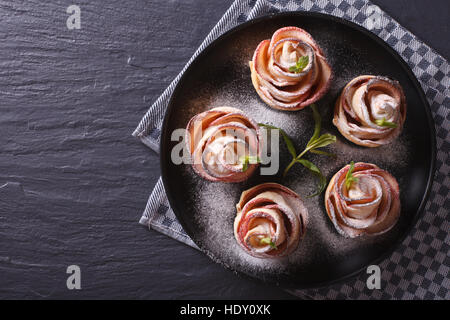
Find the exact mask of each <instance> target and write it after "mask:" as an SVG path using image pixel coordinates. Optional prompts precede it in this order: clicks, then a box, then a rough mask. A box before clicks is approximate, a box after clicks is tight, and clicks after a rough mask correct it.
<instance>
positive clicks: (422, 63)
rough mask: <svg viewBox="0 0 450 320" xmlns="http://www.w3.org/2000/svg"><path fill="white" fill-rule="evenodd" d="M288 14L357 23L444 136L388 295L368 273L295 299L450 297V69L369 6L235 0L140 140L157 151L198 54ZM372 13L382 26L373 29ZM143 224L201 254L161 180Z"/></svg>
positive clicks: (385, 268) (389, 265)
mask: <svg viewBox="0 0 450 320" xmlns="http://www.w3.org/2000/svg"><path fill="white" fill-rule="evenodd" d="M281 11H314V12H322V13H327V14H331V15H334V16H338V17H342V18H344V19H347V20H350V21H353V22H355V23H357V24H359V25H361V26H364V27H365V28H367V29H369V30H371V31H372V32H373V33H375V34H376V35H378V36H379V37H380V38H382V39H384V40H385V41H386V42H387V43H388V44H389V45H390V46H391V47H392V48H394V49H395V50H396V51H397V52H398V53H399V54H400V55H401V56H402V57H403V59H404V60H405V61H406V62H407V63H408V64H409V66H410V67H411V69H412V71H413V72H414V74H415V75H416V77H417V79H419V82H420V84H421V85H422V88H423V90H424V92H425V94H426V97H427V99H428V102H429V104H430V106H431V112H432V114H433V117H434V121H435V125H436V135H437V137H436V138H437V160H436V174H435V178H434V183H433V187H432V190H431V193H430V196H429V200H428V202H427V204H426V206H425V213H424V215H423V216H422V218H421V219H419V221H418V222H417V224H416V226H415V227H414V229H413V230H412V232H411V233H410V235H409V236H407V238H406V239H405V240H404V241H403V243H402V244H401V245H400V246H399V247H398V248H397V250H396V251H395V252H394V253H393V254H392V255H391V256H390V257H389V258H388V259H386V260H384V261H383V262H382V263H381V264H380V268H381V270H382V276H381V278H382V279H381V285H382V289H381V290H369V289H367V287H366V275H361V276H360V277H359V278H353V279H351V280H349V281H348V282H346V283H338V284H334V285H331V286H329V287H326V288H320V289H307V290H296V291H291V293H293V294H295V295H297V296H299V297H303V298H310V299H445V300H449V299H450V278H449V268H450V267H449V266H450V257H449V247H450V237H449V230H450V221H449V211H450V210H449V209H450V198H449V197H448V194H449V189H450V176H449V166H450V163H449V160H448V155H449V153H450V135H449V130H450V121H449V119H450V114H449V109H450V95H449V86H450V66H449V63H448V61H447V60H446V59H444V58H443V57H442V56H440V55H439V54H438V53H436V52H435V51H434V50H433V49H431V48H430V47H428V46H427V45H426V44H424V43H423V42H421V41H420V40H419V39H418V38H417V37H416V36H414V35H413V34H412V33H411V32H409V31H408V30H406V29H405V28H403V27H402V26H401V25H399V24H398V23H397V22H396V21H395V20H394V19H392V18H391V17H390V16H389V15H387V14H386V13H385V12H383V11H382V10H381V9H380V8H379V7H377V6H375V5H373V4H372V3H371V2H370V1H367V0H330V1H326V0H315V1H312V0H236V1H235V2H234V3H233V4H232V5H231V7H230V8H229V9H228V11H227V12H226V13H225V14H224V16H223V17H222V18H221V19H220V21H219V22H218V23H217V24H216V26H215V27H214V28H213V29H212V30H211V32H210V33H209V34H208V36H207V37H206V39H205V40H204V41H203V43H202V44H201V45H200V47H199V48H198V49H197V51H196V52H195V53H194V55H193V56H192V57H191V59H190V60H189V61H188V63H187V64H186V66H185V67H184V68H183V70H182V71H181V72H180V74H179V75H178V76H177V77H176V78H175V80H173V82H172V83H171V84H170V85H169V87H168V88H167V89H166V90H165V91H164V93H163V94H162V95H161V96H160V97H159V98H158V100H156V102H155V103H154V104H153V105H152V106H151V107H150V109H149V110H148V112H147V113H146V114H145V116H144V118H143V119H142V120H141V122H140V123H139V126H138V127H137V128H136V130H135V131H134V133H133V135H134V136H135V137H138V138H139V139H141V140H142V142H143V143H144V144H146V145H147V146H149V147H150V148H151V149H153V150H154V151H155V152H159V141H160V134H161V126H162V121H163V117H164V113H165V110H166V107H167V104H168V102H169V98H170V96H171V94H172V92H173V90H174V88H175V86H176V85H177V83H178V81H179V79H180V77H181V75H182V74H183V73H184V71H185V70H186V68H187V67H188V66H189V64H190V63H191V62H192V61H193V60H194V59H195V57H197V55H198V54H199V53H200V52H201V51H202V50H203V49H204V48H205V47H207V46H208V45H209V44H210V43H211V42H212V41H213V40H214V39H216V38H217V37H218V36H220V35H221V34H222V33H224V32H226V31H228V30H229V29H231V28H233V27H235V26H236V25H238V24H240V23H242V22H245V21H247V20H250V19H253V18H256V17H258V16H261V15H265V14H268V13H275V12H281ZM373 14H377V15H378V16H377V17H378V20H377V23H375V24H374V20H373ZM140 223H141V224H144V225H147V226H149V227H150V228H152V229H154V230H157V231H159V232H162V233H164V234H166V235H168V236H170V237H172V238H174V239H176V240H179V241H181V242H184V243H186V244H188V245H190V246H193V247H195V248H197V247H196V245H195V244H194V243H193V241H192V240H191V239H190V238H189V236H188V235H187V234H186V233H185V231H184V230H183V228H182V227H181V225H180V224H179V222H178V221H177V219H176V217H175V214H174V213H173V211H172V210H171V208H170V206H169V203H168V200H167V197H166V194H165V191H164V187H163V184H162V181H161V178H160V179H159V180H158V182H157V184H156V186H155V188H154V189H153V192H152V193H151V195H150V198H149V200H148V203H147V206H146V208H145V211H144V213H143V215H142V218H141V220H140Z"/></svg>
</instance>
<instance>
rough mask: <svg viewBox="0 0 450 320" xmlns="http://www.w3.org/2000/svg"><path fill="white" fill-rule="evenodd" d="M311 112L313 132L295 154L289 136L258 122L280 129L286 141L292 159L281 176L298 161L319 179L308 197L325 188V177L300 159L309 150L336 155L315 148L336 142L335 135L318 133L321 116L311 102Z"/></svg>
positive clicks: (312, 165) (309, 163)
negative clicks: (302, 147) (315, 189)
mask: <svg viewBox="0 0 450 320" xmlns="http://www.w3.org/2000/svg"><path fill="white" fill-rule="evenodd" d="M310 107H311V109H312V112H313V118H314V133H313V135H312V137H311V139H309V141H308V144H307V145H306V148H305V149H304V150H303V151H302V152H301V153H300V154H298V155H297V152H296V151H295V147H294V144H293V142H292V141H291V139H290V138H289V136H288V135H287V134H286V132H284V130H282V129H280V128H277V127H274V126H272V125H266V124H264V123H259V125H260V126H262V127H265V128H270V129H277V130H279V131H280V133H281V135H282V136H283V140H284V141H285V143H286V146H287V148H288V150H289V153H290V154H291V155H292V161H291V162H290V163H289V164H288V166H287V167H286V169H285V170H284V172H283V177H285V176H286V175H287V173H288V172H289V170H290V169H291V168H292V166H294V165H295V164H296V163H300V164H301V165H303V166H304V167H305V168H307V169H308V170H309V171H310V172H311V173H312V174H314V175H315V176H317V177H318V179H319V185H318V191H317V192H316V193H314V194H312V195H310V196H309V197H314V196H317V195H319V194H321V193H322V191H323V190H325V187H326V178H325V177H324V176H323V174H322V172H321V171H320V169H319V168H318V167H317V166H316V165H315V164H314V163H312V162H311V161H308V160H306V159H302V157H303V156H304V155H305V154H306V153H307V152H308V151H309V152H312V153H315V154H320V155H325V156H331V157H336V155H334V154H332V153H329V152H326V151H323V150H317V149H319V148H323V147H326V146H328V145H330V144H332V143H334V142H336V136H334V135H332V134H329V133H325V134H322V135H321V134H320V131H321V129H322V118H321V116H320V113H319V111H318V110H317V107H316V106H315V105H314V104H312V105H311V106H310Z"/></svg>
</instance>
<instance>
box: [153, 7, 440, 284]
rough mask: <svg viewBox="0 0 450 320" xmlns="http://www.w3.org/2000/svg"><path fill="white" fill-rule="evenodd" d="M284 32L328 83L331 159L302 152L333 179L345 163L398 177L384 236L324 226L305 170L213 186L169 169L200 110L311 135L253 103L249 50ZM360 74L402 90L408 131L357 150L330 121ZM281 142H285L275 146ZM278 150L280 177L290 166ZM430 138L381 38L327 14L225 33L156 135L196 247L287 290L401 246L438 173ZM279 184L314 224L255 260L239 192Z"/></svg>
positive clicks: (423, 113)
mask: <svg viewBox="0 0 450 320" xmlns="http://www.w3.org/2000/svg"><path fill="white" fill-rule="evenodd" d="M285 26H298V27H300V28H303V29H305V30H306V31H308V32H309V33H310V34H311V35H312V36H313V38H314V39H315V40H316V42H317V43H318V44H319V45H320V46H321V48H322V49H323V50H324V52H325V55H326V57H327V58H328V61H329V62H330V64H331V66H332V68H333V71H334V79H333V83H332V86H331V89H330V90H329V92H328V93H327V94H326V95H325V97H323V98H322V99H321V100H320V101H319V102H318V103H317V105H318V108H319V109H320V112H321V114H322V126H323V129H322V132H329V133H332V134H335V135H336V136H337V138H338V142H337V143H335V144H333V145H332V146H330V147H329V148H328V150H329V151H332V152H334V153H336V154H337V159H335V160H334V159H329V158H326V157H324V156H320V155H308V156H307V159H309V160H311V161H313V162H314V163H316V164H317V165H318V166H319V167H320V168H321V169H322V172H323V173H324V174H326V176H327V178H328V179H330V178H331V177H332V176H333V175H334V173H336V172H337V171H338V170H339V169H340V168H341V167H343V166H344V165H345V164H347V163H349V162H350V161H352V160H353V161H355V162H356V161H365V162H371V163H374V164H376V165H378V166H379V167H381V168H383V169H385V170H387V171H389V172H391V173H392V174H393V175H394V176H395V177H396V178H397V180H398V182H399V185H400V192H401V205H402V212H401V218H400V219H399V221H398V223H397V224H396V226H395V227H394V228H393V229H392V230H390V231H389V232H387V233H385V234H384V235H381V236H376V237H367V238H366V237H362V238H358V239H346V238H344V237H342V236H340V235H338V234H337V232H336V231H335V230H334V228H333V226H332V224H331V222H330V221H329V220H328V218H327V215H326V212H325V208H324V203H323V201H324V196H323V194H322V195H320V196H318V197H314V198H307V197H306V196H307V195H309V194H311V193H312V192H314V189H315V188H316V185H317V181H315V178H314V177H312V175H311V174H309V173H308V172H307V171H306V170H305V169H304V168H302V167H301V166H296V167H294V168H293V169H292V170H291V171H290V174H289V176H288V177H287V178H285V179H282V178H281V175H280V173H279V174H277V175H274V176H262V175H259V174H255V175H254V176H253V177H252V178H251V179H249V180H248V181H246V182H244V183H238V184H227V183H212V182H208V181H205V180H202V179H201V178H200V177H198V176H197V175H195V173H194V172H193V170H192V168H191V166H190V165H188V164H181V165H175V164H174V163H173V162H172V161H171V152H172V149H173V147H174V146H175V145H177V144H178V143H179V142H178V141H171V136H172V133H173V132H174V130H175V129H179V128H185V127H186V124H187V122H188V121H189V119H190V118H191V117H192V116H194V115H195V114H197V113H200V112H202V111H204V110H208V109H211V108H213V107H217V106H224V105H227V106H231V107H236V108H240V109H242V110H243V111H244V112H245V113H247V114H248V115H249V116H250V117H252V118H253V119H255V120H256V121H257V122H265V123H271V124H273V125H275V126H277V127H281V128H283V129H285V131H286V132H287V133H288V134H289V135H290V136H291V137H292V139H293V141H294V143H295V146H296V148H297V150H302V149H303V148H304V146H305V145H306V143H307V141H308V140H309V138H310V137H311V135H312V132H313V126H314V125H313V120H312V114H311V110H309V108H306V109H304V110H301V111H297V112H283V111H277V110H274V109H272V108H270V107H268V106H267V105H265V104H264V102H262V101H261V99H259V97H258V95H257V94H256V92H255V90H254V88H253V86H252V84H251V80H250V70H249V67H248V61H249V60H251V58H252V55H253V52H254V49H255V48H256V46H257V45H258V43H259V42H260V41H262V40H264V39H270V37H271V35H272V34H273V32H274V31H275V30H277V29H279V28H281V27H285ZM362 74H374V75H383V76H388V77H390V78H393V79H396V80H398V81H399V82H400V84H401V85H402V86H403V89H404V91H405V94H406V97H407V104H408V111H407V118H406V123H405V127H404V130H403V132H402V134H401V135H400V137H399V138H398V139H396V140H395V142H393V143H391V144H390V145H387V146H383V147H379V148H363V147H358V146H356V145H354V144H352V143H351V142H349V141H347V140H346V139H345V138H344V137H343V136H342V135H340V133H339V132H338V131H337V130H336V128H335V127H334V126H333V125H332V124H331V118H332V113H333V107H334V102H335V101H336V98H337V97H338V95H339V93H340V91H341V90H342V88H343V87H344V85H345V84H346V83H347V82H348V81H350V80H351V79H352V78H354V77H356V76H358V75H362ZM281 144H283V143H281ZM290 157H291V156H290V155H289V153H288V151H287V150H286V149H285V147H284V146H282V148H281V150H280V170H279V171H280V172H281V171H282V169H283V168H284V167H285V166H286V164H287V163H288V161H289V160H290ZM434 160H435V133H434V124H433V120H432V117H431V114H430V111H429V106H428V104H427V101H426V99H425V96H424V93H423V91H422V89H421V88H420V85H419V83H418V81H417V79H416V78H415V77H414V75H413V73H412V72H411V70H410V69H409V67H408V66H407V64H406V63H405V62H404V61H403V60H402V59H401V58H400V57H399V55H398V54H397V53H396V52H395V51H394V50H393V49H392V48H390V47H389V45H387V44H386V43H385V42H383V41H382V40H381V39H380V38H378V37H377V36H375V35H374V34H372V33H371V32H369V31H367V30H365V29H363V28H362V27H360V26H358V25H356V24H353V23H351V22H348V21H346V20H343V19H339V18H336V17H333V16H329V15H324V14H318V13H307V12H295V13H283V14H275V15H270V16H265V17H262V18H258V19H256V20H252V21H249V22H247V23H244V24H242V25H240V26H238V27H236V28H234V29H233V30H231V31H229V32H227V33H225V34H224V35H222V36H221V37H220V38H218V39H217V40H215V41H214V42H213V43H212V44H211V45H210V46H209V47H208V48H206V49H205V50H204V51H203V52H202V53H201V54H200V55H199V56H198V57H197V58H196V59H195V60H194V62H193V63H192V64H191V65H190V66H189V68H188V69H187V70H186V72H185V73H184V75H183V76H182V78H181V79H180V81H179V83H178V85H177V87H176V89H175V91H174V93H173V95H172V98H171V100H170V103H169V106H168V108H167V111H166V115H165V119H164V123H163V128H162V137H161V171H162V179H163V182H164V187H165V190H166V192H167V195H168V198H169V202H170V205H171V207H172V209H173V211H174V212H175V214H176V216H177V218H178V220H179V221H180V222H181V224H182V226H183V228H184V229H185V230H186V232H187V233H188V235H189V236H190V237H191V238H192V239H193V240H194V242H195V243H196V244H197V245H198V246H199V247H200V248H201V249H202V250H203V251H204V252H205V253H207V254H208V255H209V256H210V257H211V258H212V259H213V260H214V261H216V262H219V263H221V264H223V265H224V266H225V267H227V268H229V269H231V270H233V271H237V272H239V273H240V274H246V275H249V276H251V277H254V278H258V279H261V280H264V281H267V282H271V283H276V284H280V285H281V286H283V287H290V288H292V287H295V288H306V287H317V286H323V285H327V284H330V283H333V282H335V281H338V280H342V279H346V278H348V277H350V276H353V275H356V274H357V273H359V272H361V271H363V270H365V268H366V267H367V266H368V265H370V264H376V263H379V262H380V261H381V259H382V258H384V257H386V256H387V255H388V254H389V253H391V252H392V250H393V249H394V248H395V247H396V246H397V245H398V244H399V242H400V241H401V240H402V239H403V238H404V237H405V236H406V235H407V234H408V232H409V231H410V230H411V229H412V227H413V226H414V223H415V221H416V220H417V218H418V217H419V215H420V213H421V211H422V210H423V208H424V205H425V202H426V198H427V195H428V192H429V191H430V188H431V184H432V178H433V176H434ZM266 181H276V182H279V183H282V184H283V185H286V186H287V187H290V188H291V189H293V190H294V191H296V192H297V193H298V194H300V195H301V196H302V197H303V199H304V202H305V205H306V207H307V208H308V211H309V214H310V223H309V225H308V228H307V233H306V236H305V238H304V239H303V240H302V241H301V242H300V244H299V247H298V249H297V250H296V251H295V252H294V253H293V254H292V255H291V256H289V257H288V258H283V259H275V260H274V259H269V260H267V259H266V260H263V259H257V258H253V257H250V256H249V255H248V254H246V253H245V252H244V251H243V250H242V249H241V248H240V247H239V246H238V245H237V243H236V241H235V239H234V235H233V220H234V217H235V214H236V211H235V210H236V209H235V204H236V203H237V201H238V199H239V196H240V194H241V192H242V191H244V190H246V189H248V188H250V187H252V186H254V185H256V184H259V183H262V182H266Z"/></svg>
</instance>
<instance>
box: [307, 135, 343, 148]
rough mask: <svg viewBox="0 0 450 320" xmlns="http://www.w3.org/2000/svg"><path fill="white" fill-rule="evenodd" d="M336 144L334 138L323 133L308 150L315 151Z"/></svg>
mask: <svg viewBox="0 0 450 320" xmlns="http://www.w3.org/2000/svg"><path fill="white" fill-rule="evenodd" d="M335 142H336V136H335V135H332V134H329V133H325V134H323V135H321V136H320V137H319V138H317V139H316V140H315V141H313V142H312V143H311V144H310V145H309V148H310V149H317V148H322V147H326V146H328V145H329V144H332V143H335Z"/></svg>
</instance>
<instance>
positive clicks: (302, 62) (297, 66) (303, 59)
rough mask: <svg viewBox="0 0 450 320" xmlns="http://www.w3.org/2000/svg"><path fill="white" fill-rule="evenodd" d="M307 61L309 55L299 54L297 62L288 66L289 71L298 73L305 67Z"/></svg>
mask: <svg viewBox="0 0 450 320" xmlns="http://www.w3.org/2000/svg"><path fill="white" fill-rule="evenodd" d="M308 63H309V57H308V56H301V57H300V58H298V60H297V62H296V63H295V66H291V67H289V71H290V72H295V73H300V72H302V71H303V69H305V68H306V66H307V65H308Z"/></svg>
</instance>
